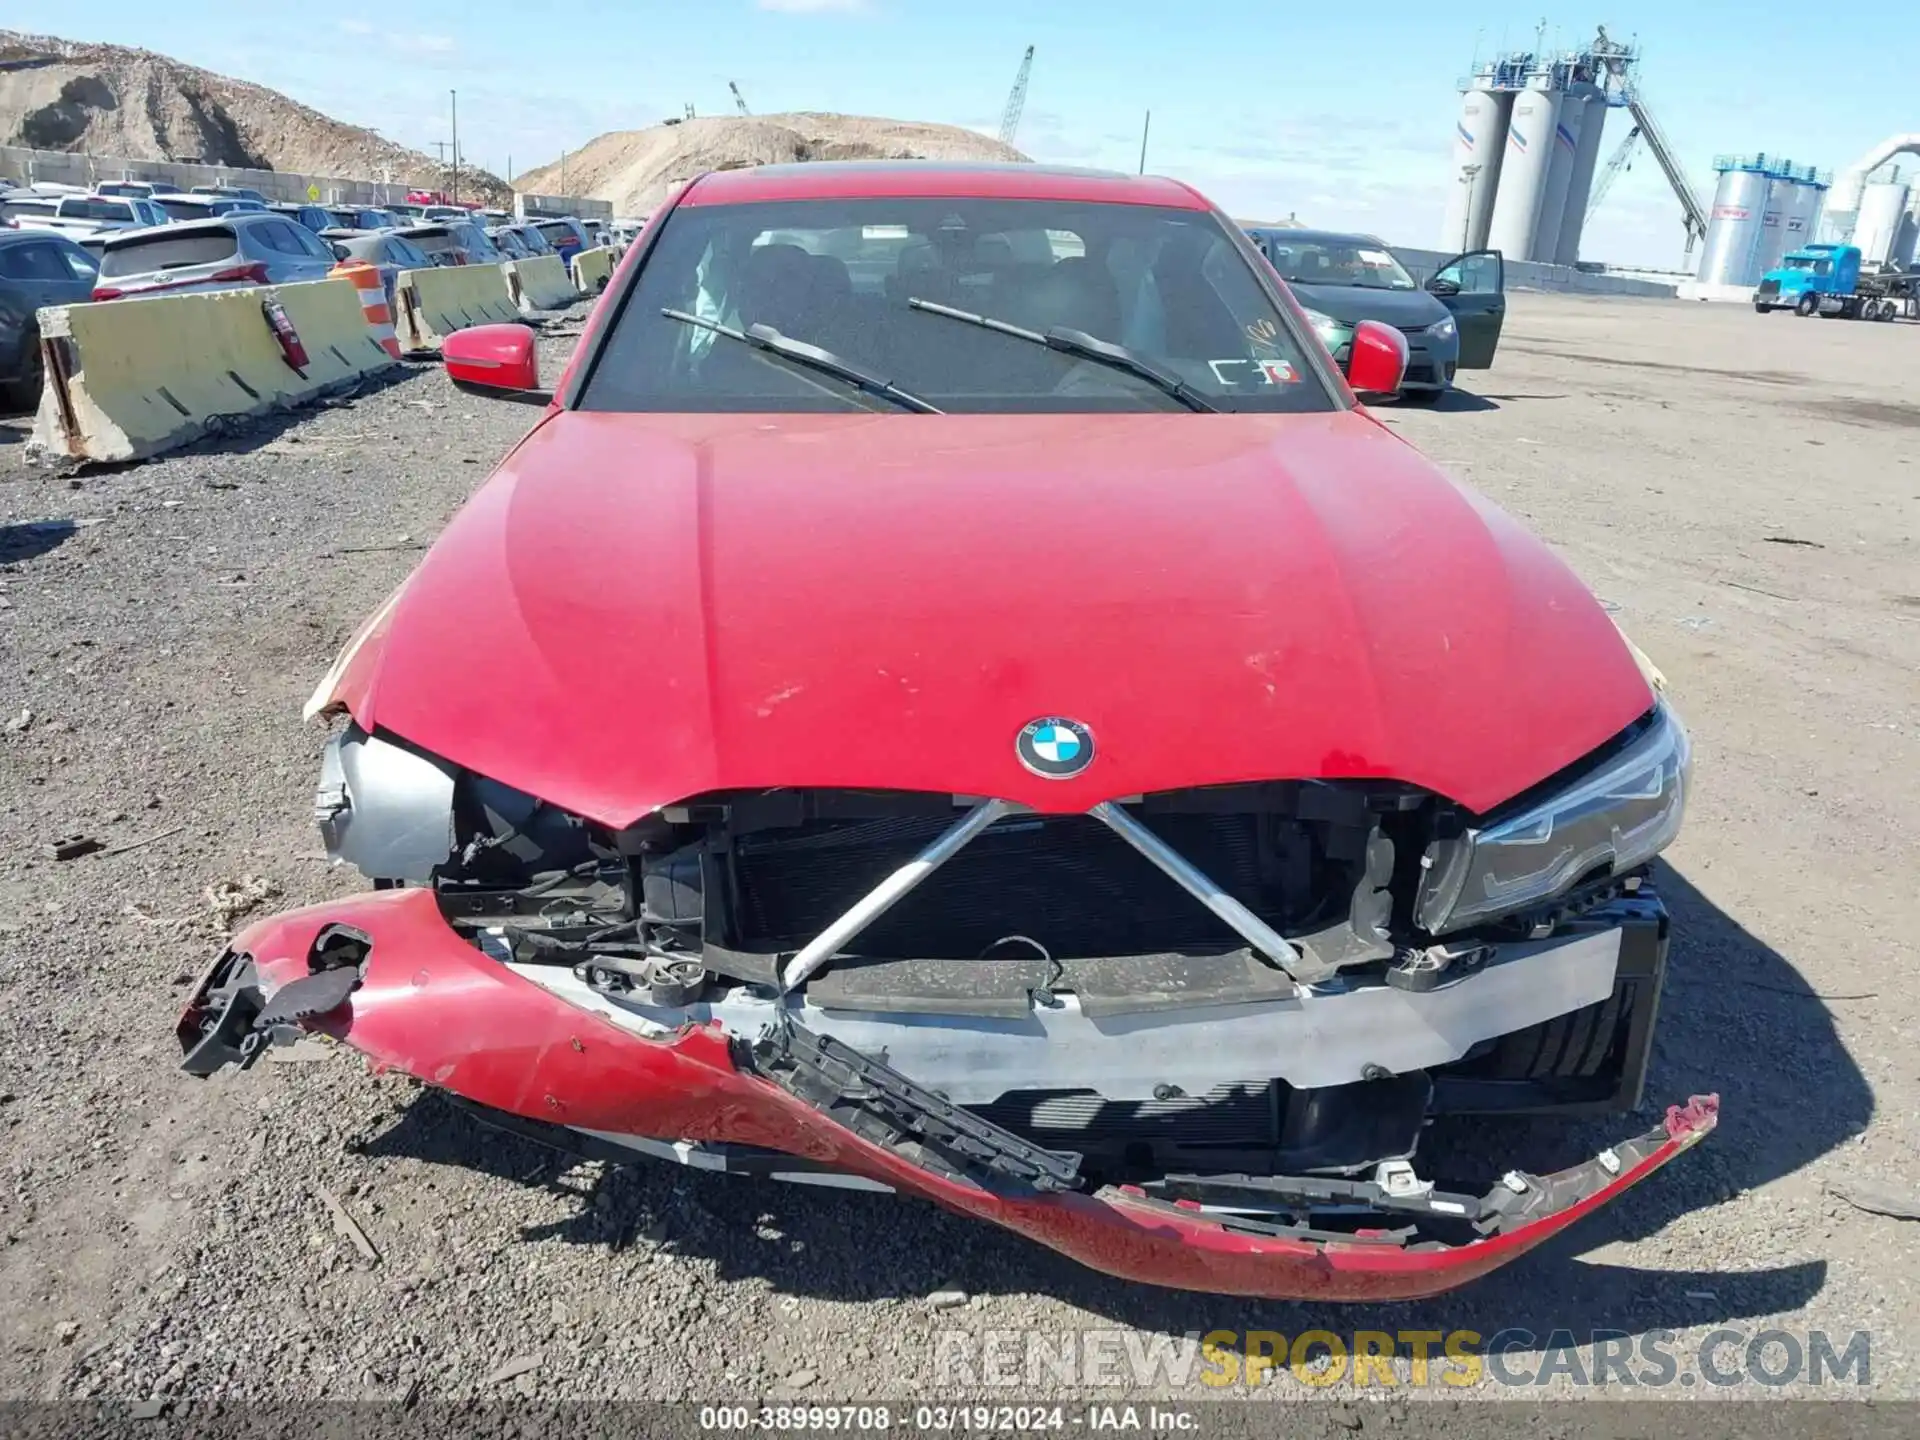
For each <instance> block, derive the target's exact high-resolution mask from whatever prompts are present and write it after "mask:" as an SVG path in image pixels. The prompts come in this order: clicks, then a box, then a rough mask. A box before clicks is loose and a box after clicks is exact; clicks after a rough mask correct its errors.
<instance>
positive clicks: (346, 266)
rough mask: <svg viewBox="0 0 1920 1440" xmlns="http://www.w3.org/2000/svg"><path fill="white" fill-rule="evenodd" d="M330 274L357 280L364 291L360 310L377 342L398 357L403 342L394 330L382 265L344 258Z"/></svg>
mask: <svg viewBox="0 0 1920 1440" xmlns="http://www.w3.org/2000/svg"><path fill="white" fill-rule="evenodd" d="M327 274H328V275H330V276H331V275H344V276H346V278H347V279H349V280H351V281H353V285H354V288H355V289H356V290H358V291H359V292H360V313H361V314H362V315H364V316H365V317H366V321H367V328H368V329H369V330H371V331H372V332H373V338H374V341H375V342H376V343H377V344H378V345H379V346H380V348H381V349H382V350H384V351H386V352H387V354H389V355H391V356H392V357H393V358H394V359H396V360H398V359H399V358H400V341H399V340H398V339H397V338H396V337H395V335H394V333H393V307H392V306H391V305H389V304H388V303H387V286H386V281H385V280H383V279H382V278H381V275H380V267H379V266H378V265H374V264H371V263H369V262H368V261H365V260H342V261H341V262H340V263H339V264H338V265H336V266H334V267H333V269H331V270H329V271H328V272H327Z"/></svg>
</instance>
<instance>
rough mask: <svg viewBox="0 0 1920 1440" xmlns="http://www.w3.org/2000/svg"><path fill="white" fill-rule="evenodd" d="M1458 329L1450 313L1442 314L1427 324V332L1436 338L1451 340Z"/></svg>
mask: <svg viewBox="0 0 1920 1440" xmlns="http://www.w3.org/2000/svg"><path fill="white" fill-rule="evenodd" d="M1458 329H1459V327H1458V326H1456V325H1455V324H1454V323H1453V317H1452V316H1451V315H1442V316H1441V317H1440V318H1439V319H1438V320H1436V321H1434V322H1433V323H1432V324H1431V325H1429V326H1427V334H1429V335H1431V336H1433V338H1434V339H1436V340H1451V339H1453V337H1454V335H1455V334H1456V333H1457V331H1458Z"/></svg>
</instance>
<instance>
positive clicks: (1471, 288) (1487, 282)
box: [1282, 251, 1500, 295]
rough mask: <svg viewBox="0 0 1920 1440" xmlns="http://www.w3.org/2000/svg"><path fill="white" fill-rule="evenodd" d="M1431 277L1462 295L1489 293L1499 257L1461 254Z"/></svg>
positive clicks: (1493, 287) (1492, 290)
mask: <svg viewBox="0 0 1920 1440" xmlns="http://www.w3.org/2000/svg"><path fill="white" fill-rule="evenodd" d="M1282 273H1284V272H1282ZM1433 278H1434V279H1435V280H1442V281H1451V282H1452V283H1453V284H1455V285H1457V286H1459V287H1460V293H1461V294H1462V295H1491V294H1494V293H1496V292H1497V291H1498V290H1499V289H1500V257H1499V256H1497V255H1493V254H1490V253H1488V252H1486V251H1481V252H1480V253H1478V254H1474V255H1463V256H1461V257H1460V258H1459V259H1458V260H1456V261H1454V262H1453V263H1452V264H1451V265H1448V266H1446V267H1445V268H1444V269H1442V270H1441V271H1440V272H1439V273H1438V274H1436V275H1435V276H1434V277H1433Z"/></svg>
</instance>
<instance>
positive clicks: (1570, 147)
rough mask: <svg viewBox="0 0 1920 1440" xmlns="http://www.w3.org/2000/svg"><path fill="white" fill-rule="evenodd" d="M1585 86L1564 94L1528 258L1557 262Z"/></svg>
mask: <svg viewBox="0 0 1920 1440" xmlns="http://www.w3.org/2000/svg"><path fill="white" fill-rule="evenodd" d="M1586 113H1587V97H1586V95H1585V93H1584V87H1582V88H1581V89H1569V90H1567V91H1565V92H1563V93H1562V94H1561V96H1560V113H1559V116H1558V118H1557V119H1556V120H1555V122H1554V127H1553V158H1552V159H1551V160H1549V161H1548V162H1547V180H1546V184H1545V185H1543V186H1542V187H1541V190H1540V221H1539V223H1538V224H1537V225H1535V226H1534V230H1533V249H1532V250H1531V251H1530V252H1529V253H1528V254H1527V255H1525V256H1524V257H1522V258H1524V259H1527V260H1540V261H1544V262H1546V263H1547V264H1552V263H1553V256H1554V252H1555V251H1556V250H1558V249H1559V247H1560V224H1561V221H1562V220H1563V219H1565V217H1566V209H1567V192H1568V190H1569V188H1570V186H1571V184H1572V181H1573V171H1574V167H1575V166H1576V165H1578V164H1579V163H1580V135H1581V132H1582V130H1583V128H1584V125H1585V122H1586Z"/></svg>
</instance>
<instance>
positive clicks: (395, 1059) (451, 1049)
mask: <svg viewBox="0 0 1920 1440" xmlns="http://www.w3.org/2000/svg"><path fill="white" fill-rule="evenodd" d="M330 924H342V925H348V926H352V927H354V928H355V929H357V930H360V931H362V932H364V933H365V934H366V935H368V936H369V937H371V938H372V941H373V948H372V952H371V954H370V955H369V957H368V959H367V962H366V970H365V982H364V984H363V985H362V986H361V988H360V989H359V990H357V991H355V992H354V994H353V996H352V998H351V999H350V1000H349V1001H348V1002H347V1004H346V1005H345V1006H344V1007H342V1009H341V1010H339V1011H337V1012H335V1013H334V1014H332V1015H329V1016H327V1017H325V1018H324V1019H323V1020H322V1021H319V1022H315V1024H314V1028H316V1029H320V1030H324V1031H325V1032H327V1033H329V1034H332V1035H334V1036H336V1037H337V1038H339V1039H341V1040H344V1041H346V1042H347V1043H348V1044H350V1045H352V1046H353V1047H354V1048H356V1049H358V1050H360V1051H362V1052H363V1053H365V1054H366V1055H367V1056H368V1057H369V1058H370V1059H372V1060H373V1062H374V1063H375V1064H376V1065H379V1066H381V1067H385V1068H393V1069H399V1070H404V1071H406V1072H407V1073H409V1074H411V1075H414V1076H416V1077H417V1078H419V1079H420V1080H423V1081H425V1082H427V1083H429V1084H433V1085H438V1086H442V1087H444V1088H446V1089H448V1090H451V1091H453V1092H455V1093H457V1094H459V1095H462V1096H464V1097H466V1098H467V1099H469V1100H472V1101H475V1102H476V1103H478V1104H481V1105H486V1106H491V1107H493V1108H495V1109H498V1110H505V1111H508V1112H510V1113H512V1114H515V1115H520V1116H525V1117H527V1118H529V1119H534V1120H542V1121H547V1122H550V1123H555V1124H560V1125H569V1126H575V1127H578V1128H581V1129H587V1130H601V1131H612V1132H617V1133H622V1134H631V1135H644V1136H650V1137H654V1138H659V1139H668V1140H678V1139H685V1140H706V1141H716V1142H727V1143H732V1144H739V1145H753V1146H761V1147H765V1148H769V1149H774V1150H780V1151H784V1152H786V1153H789V1154H793V1155H800V1156H805V1157H806V1158H808V1159H810V1160H814V1161H818V1162H822V1163H825V1164H827V1165H830V1166H832V1167H834V1168H836V1169H840V1170H845V1171H850V1172H853V1173H856V1174H860V1175H865V1176H868V1177H870V1178H872V1179H874V1180H878V1181H881V1182H883V1183H885V1184H887V1185H890V1186H893V1187H894V1188H895V1189H897V1190H900V1191H903V1192H906V1193H908V1194H913V1195H919V1196H922V1197H924V1198H925V1199H928V1200H932V1201H934V1202H936V1203H937V1204H940V1205H943V1206H945V1207H946V1208H947V1209H949V1210H953V1211H957V1212H959V1213H961V1214H966V1215H971V1216H974V1217H976V1218H978V1219H981V1220H987V1221H991V1222H992V1223H994V1224H996V1225H1000V1226H1004V1227H1005V1228H1007V1229H1009V1230H1014V1231H1017V1232H1018V1233H1020V1234H1022V1235H1025V1236H1027V1237H1028V1238H1030V1239H1032V1240H1036V1241H1038V1242H1039V1243H1041V1244H1043V1245H1046V1246H1049V1247H1051V1248H1052V1249H1054V1250H1057V1251H1059V1252H1061V1253H1062V1254H1065V1255H1069V1256H1071V1257H1073V1258H1074V1259H1076V1260H1078V1261H1080V1262H1081V1263H1083V1264H1085V1265H1088V1266H1091V1267H1092V1268H1094V1269H1096V1270H1101V1271H1105V1272H1107V1273H1108V1274H1112V1275H1118V1276H1123V1277H1125V1278H1128V1279H1132V1280H1141V1281H1145V1282H1147V1283H1150V1284H1155V1285H1165V1286H1170V1287H1173V1288H1177V1289H1184V1290H1204V1291H1212V1292H1216V1293H1219V1294H1229V1295H1247V1296H1258V1297H1262V1298H1267V1299H1308V1298H1313V1299H1333V1300H1406V1299H1417V1298H1420V1297H1423V1296H1428V1295H1433V1294H1437V1293H1440V1292H1442V1291H1445V1290H1450V1289H1453V1288H1454V1287H1456V1286H1459V1285H1462V1284H1464V1283H1466V1282H1467V1281H1470V1280H1474V1279H1477V1278H1478V1277H1480V1276H1482V1275H1484V1274H1486V1273H1487V1272H1488V1271H1490V1270H1494V1269H1497V1268H1499V1267H1500V1266H1502V1265H1504V1264H1506V1263H1507V1262H1509V1261H1511V1260H1513V1259H1515V1258H1516V1257H1518V1256H1520V1255H1522V1254H1524V1253H1525V1252H1526V1251H1528V1250H1531V1249H1532V1248H1533V1247H1534V1246H1536V1245H1538V1244H1540V1243H1541V1242H1542V1241H1544V1240H1546V1239H1547V1238H1549V1237H1550V1236H1552V1235H1555V1234H1557V1233H1559V1232H1560V1231H1562V1230H1564V1229H1566V1228H1567V1227H1568V1226H1569V1225H1572V1224H1574V1223H1575V1222H1576V1221H1578V1220H1579V1219H1580V1218H1581V1217H1582V1216H1584V1215H1586V1214H1587V1213H1589V1212H1590V1211H1592V1210H1595V1209H1598V1208H1599V1207H1600V1206H1602V1205H1604V1204H1606V1203H1607V1202H1608V1201H1610V1200H1612V1199H1613V1198H1614V1196H1616V1195H1618V1194H1619V1193H1620V1192H1621V1191H1623V1190H1625V1189H1626V1188H1627V1187H1628V1186H1630V1185H1633V1184H1635V1183H1637V1182H1638V1181H1640V1180H1642V1179H1644V1178H1646V1176H1648V1175H1650V1174H1651V1173H1652V1172H1653V1171H1655V1170H1657V1169H1659V1168H1660V1167H1661V1166H1662V1165H1664V1164H1665V1163H1666V1162H1667V1161H1668V1160H1670V1159H1672V1158H1673V1157H1674V1156H1675V1155H1677V1154H1679V1153H1680V1152H1681V1151H1682V1150H1685V1149H1687V1148H1688V1147H1689V1146H1691V1145H1692V1144H1694V1143H1695V1142H1696V1141H1698V1140H1699V1139H1701V1138H1702V1137H1703V1136H1704V1135H1705V1134H1706V1133H1707V1132H1708V1131H1710V1130H1711V1129H1712V1128H1713V1125H1714V1120H1715V1106H1714V1102H1713V1101H1712V1100H1711V1099H1708V1100H1701V1101H1696V1102H1694V1103H1693V1104H1692V1105H1689V1106H1688V1107H1686V1108H1684V1109H1682V1108H1680V1107H1675V1108H1674V1109H1672V1110H1670V1111H1669V1112H1668V1117H1667V1138H1666V1140H1665V1142H1664V1143H1663V1144H1661V1145H1659V1146H1658V1147H1657V1148H1656V1149H1655V1150H1654V1151H1653V1152H1652V1153H1650V1154H1648V1155H1647V1156H1646V1157H1645V1158H1644V1159H1643V1160H1641V1161H1640V1162H1639V1163H1638V1164H1635V1165H1632V1166H1625V1167H1623V1168H1622V1169H1621V1171H1620V1173H1619V1174H1618V1175H1617V1176H1614V1177H1613V1178H1612V1180H1611V1181H1610V1182H1609V1183H1608V1184H1606V1185H1605V1186H1604V1187H1602V1188H1600V1189H1597V1190H1595V1191H1594V1192H1593V1193H1591V1194H1589V1195H1587V1196H1586V1197H1585V1198H1583V1199H1581V1200H1579V1201H1578V1202H1577V1203H1575V1204H1572V1205H1570V1206H1568V1207H1567V1208H1566V1209H1564V1210H1561V1211H1559V1212H1558V1213H1555V1214H1552V1215H1548V1216H1545V1217H1543V1218H1541V1219H1539V1220H1536V1221H1533V1222H1531V1223H1529V1224H1526V1225H1523V1226H1519V1227H1517V1228H1515V1229H1513V1230H1511V1231H1508V1232H1506V1233H1503V1234H1498V1235H1494V1236H1490V1237H1487V1238H1485V1239H1481V1240H1476V1241H1474V1242H1473V1243H1470V1244H1466V1245H1461V1246H1455V1247H1444V1246H1426V1247H1422V1248H1404V1247H1402V1246H1399V1245H1395V1244H1387V1243H1380V1244H1369V1243H1366V1242H1364V1241H1357V1240H1356V1241H1351V1242H1332V1243H1325V1244H1322V1243H1317V1242H1307V1241H1301V1240H1296V1239H1288V1238H1278V1237H1270V1236H1260V1235H1254V1234H1246V1233H1242V1232H1239V1231H1235V1230H1230V1229H1228V1228H1227V1227H1226V1226H1224V1225H1222V1224H1220V1223H1218V1222H1217V1221H1215V1220H1214V1219H1212V1218H1210V1217H1208V1216H1206V1215H1204V1214H1202V1213H1199V1212H1197V1211H1194V1210H1188V1209H1185V1208H1180V1207H1176V1206H1173V1205H1169V1204H1165V1203H1162V1202H1159V1201H1155V1200H1151V1199H1148V1198H1146V1197H1144V1196H1136V1195H1130V1194H1128V1193H1127V1192H1125V1191H1124V1190H1118V1189H1106V1190H1102V1191H1100V1192H1099V1193H1097V1194H1078V1193H1075V1194H1034V1195H1021V1196H1005V1195H997V1194H993V1193H990V1192H987V1191H984V1190H980V1189H976V1188H973V1187H971V1186H968V1185H964V1184H957V1183H954V1182H953V1181H950V1180H948V1179H946V1178H944V1177H943V1176H940V1175H936V1174H933V1173H931V1172H929V1171H926V1170H923V1169H921V1168H920V1167H918V1166H916V1165H914V1164H912V1163H910V1162H909V1161H907V1160H905V1159H903V1158H901V1157H900V1156H898V1155H895V1154H893V1153H892V1152H891V1151H889V1150H886V1149H884V1148H882V1147H880V1146H877V1145H875V1144H872V1143H871V1142H869V1141H867V1140H865V1139H862V1138H861V1137H859V1136H857V1135H855V1134H854V1133H853V1132H852V1131H850V1130H847V1129H846V1128H844V1127H843V1126H841V1125H839V1124H837V1123H835V1122H834V1121H832V1120H830V1119H828V1118H827V1116H825V1115H824V1114H822V1113H821V1112H820V1111H818V1110H815V1109H814V1108H813V1107H811V1106H810V1105H808V1104H806V1103H805V1102H804V1101H802V1100H800V1099H798V1098H797V1097H795V1096H794V1095H791V1094H789V1093H788V1092H787V1091H785V1090H783V1089H781V1088H779V1087H778V1086H776V1085H774V1084H772V1083H771V1082H769V1081H767V1080H764V1079H762V1078H760V1077H758V1076H755V1075H752V1074H746V1073H742V1072H741V1071H740V1070H739V1069H738V1068H736V1066H735V1065H734V1063H733V1057H732V1052H731V1048H730V1046H729V1043H728V1039H727V1037H726V1036H725V1035H724V1034H723V1033H722V1032H721V1031H720V1030H719V1028H718V1027H706V1028H692V1029H689V1030H687V1031H685V1032H683V1033H681V1034H680V1035H678V1036H677V1037H675V1038H674V1039H673V1040H671V1041H652V1040H647V1039H644V1038H642V1037H640V1036H637V1035H634V1034H631V1033H629V1032H628V1031H625V1030H622V1029H620V1028H619V1027H617V1026H615V1025H613V1024H612V1023H610V1022H608V1021H606V1020H603V1019H601V1018H600V1017H598V1016H596V1015H592V1014H589V1013H587V1012H586V1011H583V1010H580V1009H577V1008H576V1007H574V1006H572V1005H569V1004H567V1003H566V1002H565V1001H564V1000H561V999H560V998H559V997H557V996H555V995H553V994H550V993H549V992H547V991H546V990H543V989H541V988H540V987H539V986H537V985H534V984H532V983H531V982H529V981H527V980H524V979H522V978H521V977H519V976H518V975H515V974H514V973H513V972H512V971H510V970H508V969H506V968H505V967H503V966H501V965H499V964H498V963H496V962H495V961H493V960H491V959H490V958H488V957H487V956H485V955H483V954H482V953H481V952H480V951H479V950H477V949H476V948H474V947H473V946H471V945H469V944H468V943H466V942H465V941H464V940H463V939H462V938H461V937H460V936H458V935H457V934H455V933H454V931H453V930H452V929H450V928H449V927H448V926H447V924H446V923H445V921H444V920H443V919H442V918H441V915H440V911H439V908H438V906H437V904H436V903H435V900H434V897H433V895H432V894H431V893H430V892H428V891H425V890H390V891H384V892H379V893H375V894H370V895H365V896H359V897H355V898H352V899H348V900H340V901H333V902H329V903H327V904H323V905H316V906H311V907H309V908H307V909H304V910H296V911H292V912H289V913H288V914H285V915H280V916H276V917H274V918H272V919H268V920H264V921H261V922H260V923H258V924H256V925H253V926H251V927H249V928H248V929H247V930H245V931H244V932H242V933H241V934H240V935H239V936H238V937H236V938H235V940H234V942H233V948H234V949H235V950H238V951H244V952H246V953H248V954H250V955H252V956H253V957H254V960H255V963H256V966H257V968H258V970H259V973H260V978H261V984H262V988H263V989H265V990H267V991H269V992H271V991H272V990H274V989H276V988H278V987H279V986H280V985H283V984H286V983H288V982H290V981H293V980H296V979H299V978H301V977H302V976H304V975H306V974H307V973H308V968H307V954H308V951H309V948H310V947H311V945H312V943H313V939H314V936H315V935H316V934H317V933H318V932H319V931H320V930H321V929H322V928H323V927H324V926H327V925H330ZM203 985H204V981H203ZM195 993H196V996H197V995H198V993H199V992H198V990H196V992H195ZM747 1038H751V1037H747Z"/></svg>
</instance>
